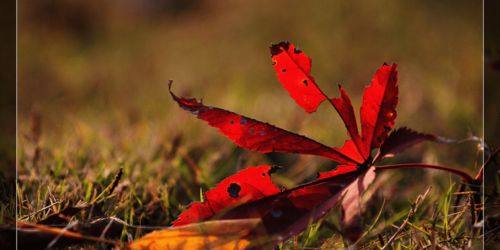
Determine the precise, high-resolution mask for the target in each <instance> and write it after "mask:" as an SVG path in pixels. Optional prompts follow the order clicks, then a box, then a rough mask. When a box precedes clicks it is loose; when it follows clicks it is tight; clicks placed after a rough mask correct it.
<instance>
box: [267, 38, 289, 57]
mask: <svg viewBox="0 0 500 250" xmlns="http://www.w3.org/2000/svg"><path fill="white" fill-rule="evenodd" d="M289 47H290V42H288V41H281V42H279V43H275V44H271V47H269V49H270V51H271V56H275V55H278V54H280V53H281V52H282V51H281V49H282V48H283V50H284V51H287V50H288V48H289Z"/></svg>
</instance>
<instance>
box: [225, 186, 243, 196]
mask: <svg viewBox="0 0 500 250" xmlns="http://www.w3.org/2000/svg"><path fill="white" fill-rule="evenodd" d="M240 191H241V187H240V185H238V184H236V183H231V184H230V185H229V187H228V188H227V192H228V193H229V196H231V197H233V198H238V196H239V195H240Z"/></svg>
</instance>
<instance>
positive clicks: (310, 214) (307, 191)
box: [222, 166, 363, 242]
mask: <svg viewBox="0 0 500 250" xmlns="http://www.w3.org/2000/svg"><path fill="white" fill-rule="evenodd" d="M362 174H363V172H362V171H359V170H358V169H357V168H356V167H354V166H341V167H339V168H338V169H336V170H333V171H330V172H327V173H322V174H320V177H319V178H318V179H317V180H315V181H312V182H309V183H306V184H303V185H300V186H297V187H295V188H292V189H288V190H284V191H282V192H280V193H276V194H274V195H271V196H268V197H265V198H262V199H259V200H255V201H252V202H248V203H245V204H242V205H239V206H237V207H235V208H233V209H231V210H229V211H228V212H226V213H225V214H224V215H223V216H222V218H223V219H243V218H252V217H254V216H259V217H260V218H262V221H263V224H264V226H265V228H266V231H267V233H268V234H270V235H274V237H275V238H276V239H277V242H280V241H283V240H286V239H287V238H289V237H290V236H293V235H296V234H298V233H300V232H301V231H303V230H304V229H305V228H307V226H309V225H310V223H311V222H314V221H316V220H318V219H319V218H321V217H323V216H325V215H326V214H327V213H328V211H329V210H330V209H331V208H333V207H334V206H335V205H336V204H338V202H339V201H340V200H341V198H342V196H343V191H344V190H345V189H346V188H347V187H348V186H349V185H350V184H351V183H353V182H355V181H356V180H358V178H359V176H360V175H362Z"/></svg>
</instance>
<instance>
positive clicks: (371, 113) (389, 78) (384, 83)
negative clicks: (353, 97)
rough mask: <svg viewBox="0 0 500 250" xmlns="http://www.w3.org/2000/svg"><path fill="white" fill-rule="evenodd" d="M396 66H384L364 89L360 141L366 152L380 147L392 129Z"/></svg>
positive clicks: (395, 92) (396, 92) (396, 95)
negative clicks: (361, 140)
mask: <svg viewBox="0 0 500 250" xmlns="http://www.w3.org/2000/svg"><path fill="white" fill-rule="evenodd" d="M397 81H398V77H397V69H396V64H393V65H392V66H389V65H387V64H384V65H383V66H382V67H381V68H380V69H379V70H378V71H377V72H376V73H375V76H374V77H373V79H372V82H371V84H370V85H369V86H368V87H367V88H365V92H364V94H363V103H362V105H361V127H362V139H363V142H364V145H365V147H366V149H367V151H368V152H369V151H371V150H372V149H374V148H378V147H380V145H381V144H382V142H383V141H384V140H385V138H386V137H387V134H388V133H389V131H391V129H392V128H393V127H394V121H395V119H396V115H397V114H396V105H397V104H398V85H397Z"/></svg>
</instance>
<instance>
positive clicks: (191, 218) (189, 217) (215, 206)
mask: <svg viewBox="0 0 500 250" xmlns="http://www.w3.org/2000/svg"><path fill="white" fill-rule="evenodd" d="M271 170H272V168H271V167H270V166H258V167H248V168H246V169H244V170H241V171H240V172H238V173H236V174H234V175H232V176H230V177H228V178H226V179H224V180H222V181H221V182H219V183H218V184H217V186H215V188H212V189H210V190H209V191H207V192H206V193H205V200H206V201H205V202H204V203H201V202H194V203H192V204H191V205H190V207H189V209H188V210H186V211H184V212H183V213H181V215H180V216H179V217H178V218H177V220H175V221H174V222H173V225H174V226H181V225H186V224H190V223H195V222H200V221H204V220H206V219H208V218H210V217H212V216H213V215H215V214H217V213H218V212H220V211H222V210H223V209H228V208H230V207H232V206H235V205H238V204H242V203H245V202H249V201H254V200H257V199H260V198H264V197H267V196H270V195H273V194H276V193H279V192H280V190H279V189H278V188H277V187H276V186H274V184H273V182H272V181H271V178H270V175H269V173H270V171H271Z"/></svg>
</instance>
